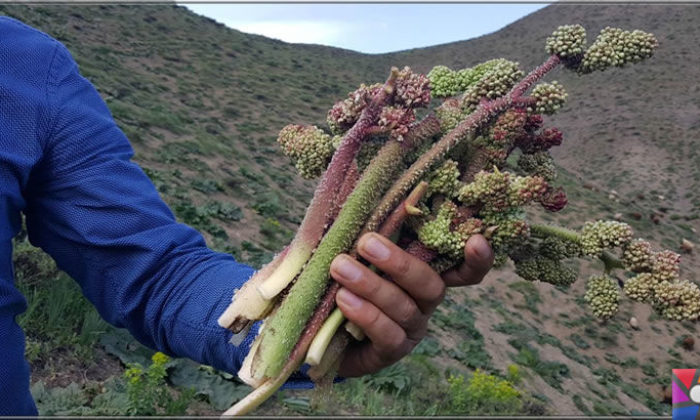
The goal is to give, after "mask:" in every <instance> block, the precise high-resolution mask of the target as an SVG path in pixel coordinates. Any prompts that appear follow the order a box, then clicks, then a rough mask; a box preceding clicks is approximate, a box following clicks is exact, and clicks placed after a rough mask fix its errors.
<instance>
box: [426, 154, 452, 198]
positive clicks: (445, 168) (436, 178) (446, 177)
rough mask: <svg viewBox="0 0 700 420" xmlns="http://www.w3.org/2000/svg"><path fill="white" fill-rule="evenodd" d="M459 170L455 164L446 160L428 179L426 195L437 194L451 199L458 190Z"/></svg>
mask: <svg viewBox="0 0 700 420" xmlns="http://www.w3.org/2000/svg"><path fill="white" fill-rule="evenodd" d="M459 175H460V173H459V169H458V168H457V162H455V161H454V160H452V159H447V160H446V161H445V162H444V163H443V164H442V165H441V166H440V167H439V168H437V169H436V170H434V171H433V172H432V173H431V174H430V176H429V178H428V192H427V195H428V196H430V195H432V194H435V193H438V194H443V195H445V196H446V197H449V198H452V197H454V196H455V195H456V194H457V191H458V190H459V186H460V182H459Z"/></svg>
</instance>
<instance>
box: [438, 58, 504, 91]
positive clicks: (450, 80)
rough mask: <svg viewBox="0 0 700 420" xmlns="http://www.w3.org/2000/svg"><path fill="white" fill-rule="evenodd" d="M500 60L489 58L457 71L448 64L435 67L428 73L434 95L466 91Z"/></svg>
mask: <svg viewBox="0 0 700 420" xmlns="http://www.w3.org/2000/svg"><path fill="white" fill-rule="evenodd" d="M498 62H499V60H489V61H486V62H484V63H481V64H478V65H476V66H474V67H472V68H466V69H461V70H457V71H455V70H452V69H450V68H449V67H446V66H435V67H433V69H432V70H430V72H429V73H428V79H429V80H430V88H431V90H432V94H433V96H435V97H442V98H444V97H449V96H455V95H457V94H458V93H460V92H464V91H465V90H467V88H468V87H469V86H471V85H472V84H474V83H476V82H477V81H478V80H479V79H481V78H482V77H483V76H484V74H486V73H487V72H488V71H489V70H490V69H491V68H493V67H494V66H495V65H497V64H498Z"/></svg>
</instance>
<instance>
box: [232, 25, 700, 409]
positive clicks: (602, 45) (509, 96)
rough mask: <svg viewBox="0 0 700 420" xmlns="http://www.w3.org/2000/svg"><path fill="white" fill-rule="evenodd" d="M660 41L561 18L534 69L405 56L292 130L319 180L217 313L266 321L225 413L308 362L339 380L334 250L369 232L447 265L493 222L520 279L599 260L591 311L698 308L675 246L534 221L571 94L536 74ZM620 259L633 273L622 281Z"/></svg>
mask: <svg viewBox="0 0 700 420" xmlns="http://www.w3.org/2000/svg"><path fill="white" fill-rule="evenodd" d="M656 46H657V41H656V39H655V38H654V36H653V35H651V34H648V33H644V32H641V31H637V30H635V31H624V30H621V29H615V28H606V29H604V30H603V31H601V33H600V34H599V35H598V37H597V38H596V39H595V40H594V42H593V43H592V44H591V45H590V46H587V45H586V32H585V30H584V28H583V27H581V26H580V25H568V26H561V27H559V28H558V29H557V30H556V31H555V32H554V33H553V34H552V35H551V36H550V37H549V38H548V39H547V42H546V51H547V53H548V54H549V57H548V58H547V59H546V60H545V61H544V63H543V64H541V65H540V66H539V67H537V68H535V69H534V70H532V71H530V72H529V73H528V74H525V73H524V72H523V71H522V70H521V69H520V68H519V66H518V63H515V62H512V61H508V60H505V59H500V58H499V59H494V60H490V61H486V62H484V63H482V64H479V65H477V66H474V67H471V68H465V69H461V70H451V69H449V68H447V67H445V66H437V67H435V68H433V69H432V70H431V71H430V73H428V74H427V75H422V74H418V73H415V72H413V71H411V70H410V69H409V68H404V69H403V70H399V69H397V68H394V69H392V70H391V74H390V75H389V77H388V79H387V80H386V82H384V83H383V84H381V83H380V84H373V85H362V86H360V87H359V88H358V89H357V90H356V91H354V92H352V93H350V94H349V96H348V97H347V98H346V99H344V100H341V101H340V102H338V103H336V104H335V105H334V106H333V108H332V109H331V110H330V111H329V112H328V118H327V122H328V126H329V127H328V129H323V128H318V127H314V126H302V125H288V126H286V127H284V128H283V129H282V131H281V132H280V134H279V143H280V145H281V147H282V149H283V150H284V153H285V154H287V155H288V156H289V157H290V158H291V159H292V161H293V162H294V164H295V165H296V167H297V169H298V170H299V172H300V173H301V175H302V176H303V177H305V178H313V177H316V176H321V180H320V183H319V185H318V188H317V189H316V191H315V193H314V196H313V199H312V201H311V204H310V205H309V207H308V209H307V212H306V215H305V217H304V220H303V221H302V223H301V226H299V229H298V231H297V234H296V237H295V238H294V239H293V241H292V242H291V243H290V244H289V245H288V246H287V247H286V248H285V249H284V251H282V252H281V253H280V254H279V255H277V256H276V257H275V258H274V259H273V261H272V262H270V263H269V264H268V265H266V266H265V267H264V268H262V269H261V270H260V271H258V272H257V273H256V274H255V275H254V276H253V277H252V278H251V279H250V280H249V281H248V282H247V283H246V284H245V285H244V286H243V287H242V288H241V289H240V290H237V291H235V293H234V296H233V302H232V304H231V305H230V307H229V308H228V309H227V310H226V311H225V313H224V314H223V315H222V316H221V318H220V319H219V324H220V325H221V326H222V327H224V328H228V329H230V330H232V331H234V332H235V333H237V334H247V328H248V327H249V326H250V324H251V323H253V322H255V321H258V320H263V323H262V326H261V327H260V330H259V335H258V336H257V338H256V339H255V341H254V342H253V344H252V346H251V349H250V352H249V354H248V356H247V358H246V359H245V361H244V363H243V365H242V367H241V370H240V372H239V377H240V378H241V379H242V380H243V381H244V382H246V383H248V384H250V385H251V386H253V387H254V388H255V389H254V390H253V391H252V392H251V393H250V394H249V395H248V396H247V397H245V398H244V399H242V400H241V401H239V402H238V403H237V404H236V405H234V406H233V407H232V408H231V409H230V410H229V411H227V412H226V413H224V414H225V415H242V414H245V413H247V412H249V411H250V410H252V409H254V408H255V407H257V406H258V405H259V404H261V403H262V402H263V401H265V400H266V399H267V398H268V397H269V396H270V395H272V394H273V393H274V392H275V390H277V389H278V388H279V387H280V386H281V385H283V384H284V383H285V381H286V380H287V379H288V377H289V376H290V375H291V374H292V373H293V372H295V371H296V370H297V369H298V368H299V367H300V366H301V365H302V364H303V363H304V362H306V363H308V364H309V365H311V366H312V367H311V369H310V370H309V371H308V374H309V376H310V377H311V378H312V379H314V380H318V379H320V378H324V377H325V378H328V377H329V376H331V377H332V376H333V375H334V374H335V370H334V366H336V367H337V365H338V363H339V361H340V360H341V358H342V355H343V351H344V349H345V346H346V345H347V344H348V342H349V340H351V339H353V338H350V337H351V336H352V337H354V339H360V340H361V339H364V337H363V334H362V332H361V331H359V330H358V328H357V327H356V326H354V325H352V324H348V323H345V324H346V325H345V328H341V326H342V325H343V323H344V318H343V315H342V313H340V311H339V309H337V308H335V294H336V292H337V290H338V288H339V285H338V284H337V283H336V282H335V281H333V280H332V279H331V277H330V275H329V268H330V264H331V261H332V260H333V259H334V258H335V257H336V256H337V255H338V254H341V253H351V254H353V253H354V247H355V244H356V241H357V240H358V238H359V237H360V236H361V235H362V234H364V233H365V232H370V231H376V232H379V233H380V234H382V235H385V236H387V237H391V238H392V239H393V240H395V241H396V243H397V244H399V245H400V246H401V247H403V248H404V249H405V250H407V251H408V252H409V253H410V254H412V255H414V256H417V257H418V258H420V259H422V260H423V261H425V262H427V263H429V264H430V265H431V266H432V267H433V268H434V269H435V270H436V271H438V272H444V271H446V270H448V269H450V268H451V267H453V266H455V265H456V264H459V263H460V262H461V260H462V259H463V258H464V247H465V244H466V241H467V240H468V239H469V237H470V236H471V235H475V234H482V235H484V236H485V237H486V238H487V239H488V240H489V242H490V244H491V247H492V248H493V250H494V253H495V255H496V265H499V264H503V263H504V262H506V261H507V260H508V259H511V260H512V261H513V262H514V263H515V267H516V273H517V274H518V275H520V276H521V277H523V278H525V279H527V280H531V281H544V282H549V283H553V284H556V285H559V286H568V285H570V284H572V283H573V282H574V281H575V279H576V277H575V275H574V272H573V271H572V270H571V269H570V268H569V267H568V266H567V265H566V263H565V260H566V259H570V258H591V257H592V258H599V259H601V260H602V261H603V262H604V263H605V264H604V266H605V272H604V273H602V274H601V275H600V276H594V277H592V278H591V279H589V280H588V285H587V291H586V294H585V300H586V302H588V304H589V305H590V306H591V308H592V310H593V313H594V314H595V315H597V316H599V317H602V318H607V317H611V316H613V315H614V313H615V312H616V310H617V307H618V301H619V299H620V296H621V291H623V292H624V293H625V294H626V295H627V296H628V297H630V298H632V299H635V300H638V301H642V302H647V303H649V304H651V305H653V307H654V308H655V309H656V310H658V311H659V312H660V313H661V314H662V315H663V316H665V317H667V318H670V319H678V320H683V319H696V318H697V317H698V316H699V315H700V289H699V288H698V287H697V285H696V284H695V283H692V282H689V281H684V280H680V279H679V278H678V274H679V269H678V263H679V256H678V254H676V253H674V252H671V251H656V250H654V249H652V247H651V246H650V244H649V243H648V242H645V241H642V240H633V236H634V235H633V233H632V230H631V229H630V227H629V226H628V225H626V224H624V223H620V222H617V221H595V222H589V223H586V224H585V225H583V226H582V227H581V228H580V230H578V231H575V230H568V229H564V228H561V227H556V226H544V225H535V224H531V223H528V221H527V220H526V219H525V212H524V208H525V206H527V205H529V204H533V205H541V206H543V207H544V208H545V209H546V210H548V211H551V212H556V211H559V210H561V209H562V208H564V206H566V204H567V197H566V194H565V192H564V191H563V190H562V188H560V187H557V186H556V167H555V165H554V163H553V161H552V156H551V155H550V152H549V149H550V148H551V147H553V146H557V145H559V144H561V142H562V133H561V131H559V130H558V129H557V128H553V127H546V126H544V122H543V118H542V115H543V114H552V113H554V112H556V111H557V110H559V109H560V108H561V107H562V106H563V105H564V102H565V100H566V97H567V94H566V92H565V91H564V88H563V87H562V86H561V85H560V84H559V83H557V82H555V81H552V82H549V83H546V82H541V80H542V79H543V78H544V77H545V76H546V75H547V74H548V73H550V72H551V71H552V70H554V69H555V68H557V67H560V66H561V67H564V68H565V69H568V70H571V71H574V72H577V73H579V74H580V75H585V74H587V73H591V72H593V71H603V70H605V69H607V68H609V67H623V66H626V65H629V64H632V63H637V62H639V61H642V60H644V59H646V58H649V57H651V55H652V54H653V51H654V49H655V48H656ZM642 71H643V70H642ZM438 98H439V99H440V100H441V103H440V104H439V105H437V104H435V100H437V99H438ZM431 100H432V101H433V103H432V104H431ZM430 107H432V110H430V111H429V109H430ZM419 108H426V110H425V111H423V112H422V113H421V114H424V115H425V116H424V117H422V118H420V119H418V117H417V114H416V110H417V109H419ZM509 157H510V159H509ZM516 158H517V159H516ZM515 162H517V163H515ZM616 269H622V270H624V271H625V273H624V275H628V276H629V275H630V274H633V276H631V277H630V278H629V279H628V280H626V281H624V282H622V281H619V280H617V279H615V280H614V279H613V277H611V275H610V272H611V271H612V270H616Z"/></svg>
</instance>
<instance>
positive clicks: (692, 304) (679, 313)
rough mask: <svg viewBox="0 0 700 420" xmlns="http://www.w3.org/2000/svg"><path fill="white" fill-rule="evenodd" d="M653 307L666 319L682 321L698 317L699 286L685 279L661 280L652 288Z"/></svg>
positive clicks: (699, 304)
mask: <svg viewBox="0 0 700 420" xmlns="http://www.w3.org/2000/svg"><path fill="white" fill-rule="evenodd" d="M653 305H654V308H655V309H656V310H657V311H658V312H659V313H660V314H661V315H662V316H663V317H665V318H666V319H670V320H675V321H682V320H686V319H687V320H695V319H697V318H698V317H700V288H699V287H698V285H697V284H695V283H693V282H690V281H687V280H681V281H674V282H669V281H662V282H660V283H659V284H658V285H656V287H655V288H654V298H653Z"/></svg>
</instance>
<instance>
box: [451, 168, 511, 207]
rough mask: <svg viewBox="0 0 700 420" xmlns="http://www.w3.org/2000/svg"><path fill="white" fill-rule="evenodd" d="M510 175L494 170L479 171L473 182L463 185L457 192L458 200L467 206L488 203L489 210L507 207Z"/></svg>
mask: <svg viewBox="0 0 700 420" xmlns="http://www.w3.org/2000/svg"><path fill="white" fill-rule="evenodd" d="M509 185H510V174H509V173H508V172H501V171H499V170H498V169H494V171H493V172H488V171H479V172H477V173H476V175H474V181H472V182H470V183H469V184H466V185H464V186H463V187H462V188H460V190H459V192H458V195H457V197H458V199H459V201H461V202H462V203H464V204H465V205H467V206H471V205H476V204H479V203H488V205H489V208H491V209H495V208H506V207H507V206H508V186H509Z"/></svg>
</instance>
